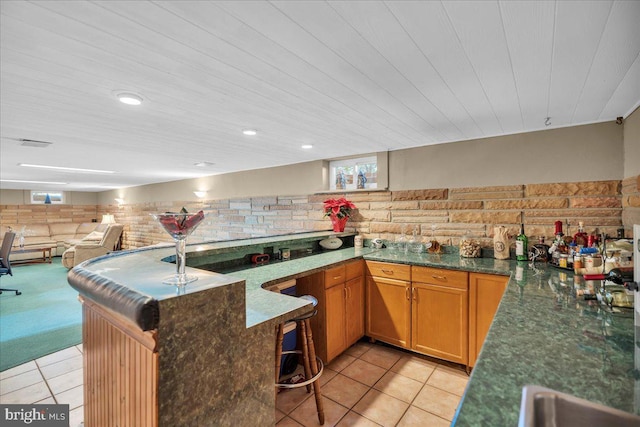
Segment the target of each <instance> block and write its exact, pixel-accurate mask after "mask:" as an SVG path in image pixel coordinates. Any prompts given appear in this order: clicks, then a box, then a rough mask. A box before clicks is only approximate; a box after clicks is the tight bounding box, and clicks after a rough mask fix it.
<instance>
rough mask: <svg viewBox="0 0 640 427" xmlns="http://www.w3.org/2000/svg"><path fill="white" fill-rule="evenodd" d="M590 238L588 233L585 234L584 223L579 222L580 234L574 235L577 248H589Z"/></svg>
mask: <svg viewBox="0 0 640 427" xmlns="http://www.w3.org/2000/svg"><path fill="white" fill-rule="evenodd" d="M587 240H588V236H587V233H585V232H584V222H582V221H580V222H578V232H577V233H576V234H574V236H573V241H574V242H575V243H576V245H577V246H587V245H588V242H587Z"/></svg>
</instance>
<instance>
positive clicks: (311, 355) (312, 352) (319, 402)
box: [303, 319, 324, 425]
mask: <svg viewBox="0 0 640 427" xmlns="http://www.w3.org/2000/svg"><path fill="white" fill-rule="evenodd" d="M303 324H304V326H305V328H304V330H305V332H306V335H307V339H306V341H307V346H308V347H309V360H310V361H311V374H312V375H316V374H317V373H318V363H317V361H316V348H315V345H314V344H313V335H312V334H311V323H310V322H309V319H305V320H304V321H303ZM313 392H314V394H315V397H316V407H317V408H318V421H320V425H322V424H324V406H323V404H322V395H321V394H320V379H319V378H318V380H317V381H314V382H313Z"/></svg>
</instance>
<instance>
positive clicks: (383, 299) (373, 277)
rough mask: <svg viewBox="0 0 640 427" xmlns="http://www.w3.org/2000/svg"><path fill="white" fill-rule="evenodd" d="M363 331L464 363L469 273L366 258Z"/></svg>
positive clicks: (466, 358) (403, 345)
mask: <svg viewBox="0 0 640 427" xmlns="http://www.w3.org/2000/svg"><path fill="white" fill-rule="evenodd" d="M366 296H367V300H366V302H367V306H366V313H367V314H366V333H367V335H368V336H369V337H371V338H373V339H377V340H380V341H384V342H386V343H389V344H393V345H397V346H399V347H403V348H407V349H411V350H414V351H416V352H419V353H423V354H427V355H430V356H434V357H438V358H441V359H445V360H450V361H453V362H457V363H462V364H466V363H467V360H468V354H469V352H468V273H467V272H464V271H453V270H444V269H438V268H430V267H419V266H409V265H404V264H393V263H383V262H377V261H367V279H366Z"/></svg>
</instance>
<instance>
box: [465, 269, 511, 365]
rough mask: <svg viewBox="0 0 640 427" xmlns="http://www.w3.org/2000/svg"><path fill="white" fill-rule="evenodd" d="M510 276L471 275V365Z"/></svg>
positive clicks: (473, 363) (478, 351)
mask: <svg viewBox="0 0 640 427" xmlns="http://www.w3.org/2000/svg"><path fill="white" fill-rule="evenodd" d="M508 281H509V278H508V277H506V276H497V275H494V274H481V273H471V274H470V275H469V366H474V365H475V362H476V359H477V357H478V354H479V353H480V349H481V348H482V344H483V343H484V339H485V337H486V336H487V332H489V327H490V326H491V322H493V317H494V316H495V314H496V311H497V310H498V305H499V304H500V300H501V299H502V295H503V294H504V290H505V289H506V288H507V282H508Z"/></svg>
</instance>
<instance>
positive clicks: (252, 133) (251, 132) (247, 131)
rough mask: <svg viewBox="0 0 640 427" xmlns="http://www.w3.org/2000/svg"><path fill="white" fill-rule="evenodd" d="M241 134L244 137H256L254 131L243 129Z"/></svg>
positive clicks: (256, 132)
mask: <svg viewBox="0 0 640 427" xmlns="http://www.w3.org/2000/svg"><path fill="white" fill-rule="evenodd" d="M242 133H243V134H245V135H249V136H253V135H257V134H258V131H257V130H255V129H245V130H243V131H242Z"/></svg>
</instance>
